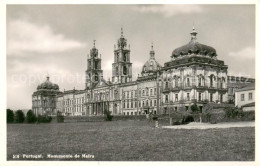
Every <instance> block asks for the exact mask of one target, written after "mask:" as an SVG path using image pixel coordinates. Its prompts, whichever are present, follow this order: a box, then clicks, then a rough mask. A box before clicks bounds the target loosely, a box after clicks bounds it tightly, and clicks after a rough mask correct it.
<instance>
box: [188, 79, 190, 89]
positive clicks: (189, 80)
mask: <svg viewBox="0 0 260 166" xmlns="http://www.w3.org/2000/svg"><path fill="white" fill-rule="evenodd" d="M187 86H188V87H189V86H190V78H187Z"/></svg>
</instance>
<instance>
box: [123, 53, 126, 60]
mask: <svg viewBox="0 0 260 166" xmlns="http://www.w3.org/2000/svg"><path fill="white" fill-rule="evenodd" d="M123 57H124V61H125V62H126V53H124V55H123Z"/></svg>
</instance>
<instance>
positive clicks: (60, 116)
mask: <svg viewBox="0 0 260 166" xmlns="http://www.w3.org/2000/svg"><path fill="white" fill-rule="evenodd" d="M57 122H58V123H61V122H64V116H63V115H62V114H61V112H59V111H58V112H57Z"/></svg>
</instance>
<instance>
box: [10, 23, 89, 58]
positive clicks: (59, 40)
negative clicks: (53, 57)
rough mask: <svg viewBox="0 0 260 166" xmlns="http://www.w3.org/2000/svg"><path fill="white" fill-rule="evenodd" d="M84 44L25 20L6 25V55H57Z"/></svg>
mask: <svg viewBox="0 0 260 166" xmlns="http://www.w3.org/2000/svg"><path fill="white" fill-rule="evenodd" d="M85 45H86V44H85V43H82V42H79V41H76V40H73V39H68V38H66V37H65V36H64V35H63V34H55V33H54V32H53V30H52V29H51V27H50V26H48V25H44V26H39V25H36V24H33V23H31V22H28V21H25V20H13V21H10V22H9V23H8V24H7V54H22V55H25V54H26V53H27V52H35V53H57V52H64V51H67V50H70V49H77V48H81V47H84V46H85Z"/></svg>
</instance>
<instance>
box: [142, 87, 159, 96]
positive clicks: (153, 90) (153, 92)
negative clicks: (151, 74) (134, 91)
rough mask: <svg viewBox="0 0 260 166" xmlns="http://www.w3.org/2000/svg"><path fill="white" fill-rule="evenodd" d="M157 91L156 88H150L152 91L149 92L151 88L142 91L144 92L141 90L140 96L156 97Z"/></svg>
mask: <svg viewBox="0 0 260 166" xmlns="http://www.w3.org/2000/svg"><path fill="white" fill-rule="evenodd" d="M156 90H157V89H156V88H150V90H149V88H146V89H142V90H141V89H140V90H139V96H140V97H141V96H153V95H156V93H157V91H156ZM149 92H150V93H149Z"/></svg>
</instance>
